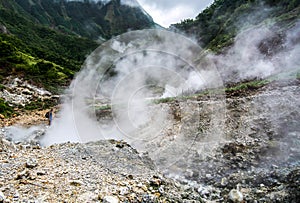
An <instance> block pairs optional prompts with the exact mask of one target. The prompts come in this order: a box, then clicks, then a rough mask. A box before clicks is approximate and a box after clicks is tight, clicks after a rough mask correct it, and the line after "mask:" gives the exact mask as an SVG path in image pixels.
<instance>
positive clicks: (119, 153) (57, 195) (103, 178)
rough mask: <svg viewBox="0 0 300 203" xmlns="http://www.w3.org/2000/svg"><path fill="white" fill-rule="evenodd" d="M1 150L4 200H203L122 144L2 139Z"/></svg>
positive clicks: (0, 187)
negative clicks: (27, 142) (36, 143)
mask: <svg viewBox="0 0 300 203" xmlns="http://www.w3.org/2000/svg"><path fill="white" fill-rule="evenodd" d="M0 150H1V151H0V153H1V159H0V161H1V162H0V166H1V167H0V168H1V170H0V174H1V176H0V202H111V203H113V202H201V198H200V195H199V194H198V193H197V192H196V191H195V190H194V189H193V188H191V187H183V186H182V185H180V184H178V183H176V182H175V181H172V180H170V179H168V178H165V177H163V176H162V175H161V174H160V173H159V172H158V171H157V169H156V167H155V165H154V163H153V162H152V161H151V160H150V159H149V157H147V156H144V155H141V154H139V153H138V152H137V151H136V150H135V149H133V148H132V147H130V146H129V145H128V144H126V143H124V142H117V141H99V142H94V143H88V144H70V143H67V144H62V145H54V146H51V147H47V148H40V147H39V146H24V145H14V144H12V143H10V142H7V141H5V139H2V140H1V144H0ZM191 200H193V201H191Z"/></svg>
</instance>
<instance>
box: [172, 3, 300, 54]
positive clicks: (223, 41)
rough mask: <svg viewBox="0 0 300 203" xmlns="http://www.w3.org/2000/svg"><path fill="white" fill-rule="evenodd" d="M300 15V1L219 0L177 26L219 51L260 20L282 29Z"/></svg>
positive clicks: (202, 43)
mask: <svg viewBox="0 0 300 203" xmlns="http://www.w3.org/2000/svg"><path fill="white" fill-rule="evenodd" d="M299 18H300V0H292V1H291V0H265V1H260V0H215V1H214V3H213V4H212V5H211V6H210V7H208V8H206V9H205V10H204V11H203V12H202V13H200V14H199V15H198V16H197V17H196V19H194V20H192V19H187V20H184V21H182V22H181V23H178V24H174V25H173V27H175V28H176V29H179V30H181V31H184V32H186V33H188V34H190V35H193V36H196V37H197V39H198V41H199V42H200V43H201V45H202V46H203V47H205V48H208V49H211V50H213V51H215V52H218V51H220V50H221V49H222V48H224V47H226V46H228V45H230V44H232V42H233V39H234V37H235V36H236V34H237V32H238V31H240V30H241V29H245V28H247V27H248V26H252V25H257V24H260V23H264V22H265V23H267V24H272V26H273V27H275V26H277V27H280V28H281V30H277V32H281V31H284V30H285V29H288V28H290V27H291V26H293V25H294V24H295V23H296V22H297V20H299Z"/></svg>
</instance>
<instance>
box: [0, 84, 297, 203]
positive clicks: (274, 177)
mask: <svg viewBox="0 0 300 203" xmlns="http://www.w3.org/2000/svg"><path fill="white" fill-rule="evenodd" d="M299 94H300V82H299V80H289V81H280V82H272V83H270V84H268V85H265V86H263V87H260V88H255V89H247V88H246V89H244V90H242V91H234V92H227V93H226V95H225V96H226V98H225V102H224V100H223V99H224V98H221V99H220V98H209V96H203V95H202V96H195V97H193V98H188V99H178V100H172V101H170V102H166V103H160V104H157V105H156V106H154V107H150V108H157V107H159V108H160V109H162V110H163V111H165V112H166V113H167V115H168V119H167V120H166V123H164V124H165V125H164V129H162V131H160V132H161V133H160V136H153V137H149V134H147V133H146V131H145V129H147V128H145V129H143V130H142V131H140V132H137V133H139V134H140V135H141V136H142V137H143V136H145V137H147V138H148V139H147V142H145V143H144V144H143V146H142V147H141V146H140V145H137V143H135V142H134V141H132V140H128V142H129V143H130V145H131V146H137V147H136V148H138V151H137V150H136V149H135V148H133V147H131V146H130V145H128V144H127V143H125V142H121V141H113V140H107V141H98V142H91V143H87V144H72V143H66V144H61V145H53V146H50V147H40V146H38V145H36V144H24V143H19V144H13V143H12V142H9V141H7V139H5V138H4V137H2V139H1V144H0V158H1V159H0V160H1V162H0V174H1V176H0V202H1V201H2V202H22V201H25V202H250V203H252V202H253V203H255V202H258V203H260V202H291V203H293V202H294V203H297V202H299V199H300V192H299V191H300V150H299V140H300V127H299V120H300V103H299V98H300V95H299ZM224 107H225V110H226V113H224V111H223V110H224V109H223V108H224ZM103 111H105V112H102V113H101V112H98V113H99V114H98V116H99V122H101V115H102V116H103V119H104V120H105V122H106V121H107V120H109V119H110V117H111V112H109V110H107V109H105V110H103ZM35 114H37V116H36V118H39V117H40V116H42V115H43V114H44V112H43V111H41V112H40V113H35ZM29 117H30V116H29ZM33 118H35V116H33ZM21 120H26V119H21ZM29 120H30V119H29ZM212 121H213V122H212ZM151 132H152V131H151ZM139 144H140V143H139Z"/></svg>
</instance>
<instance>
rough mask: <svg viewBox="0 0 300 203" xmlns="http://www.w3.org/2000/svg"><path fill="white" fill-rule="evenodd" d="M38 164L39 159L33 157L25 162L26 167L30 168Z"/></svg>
mask: <svg viewBox="0 0 300 203" xmlns="http://www.w3.org/2000/svg"><path fill="white" fill-rule="evenodd" d="M37 165H38V162H37V160H36V159H33V158H30V159H28V160H27V162H26V164H25V166H26V168H30V169H31V168H34V167H36V166H37Z"/></svg>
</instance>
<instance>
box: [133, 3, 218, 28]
mask: <svg viewBox="0 0 300 203" xmlns="http://www.w3.org/2000/svg"><path fill="white" fill-rule="evenodd" d="M137 1H138V2H139V3H140V5H141V6H142V7H143V8H144V9H145V11H147V13H148V14H149V15H151V16H152V18H153V20H154V21H155V22H156V23H158V24H160V25H162V26H164V27H169V25H170V24H172V23H179V22H180V21H181V20H184V19H187V18H195V17H196V16H197V15H198V14H199V13H200V12H201V11H202V10H203V9H205V8H206V7H207V6H209V5H210V4H211V3H212V2H213V0H137Z"/></svg>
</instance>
